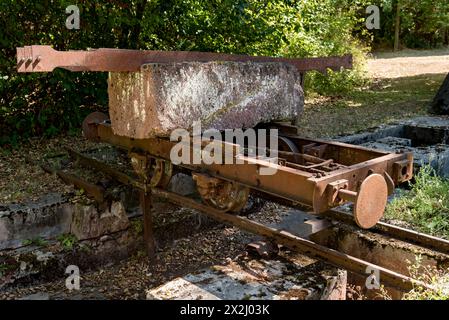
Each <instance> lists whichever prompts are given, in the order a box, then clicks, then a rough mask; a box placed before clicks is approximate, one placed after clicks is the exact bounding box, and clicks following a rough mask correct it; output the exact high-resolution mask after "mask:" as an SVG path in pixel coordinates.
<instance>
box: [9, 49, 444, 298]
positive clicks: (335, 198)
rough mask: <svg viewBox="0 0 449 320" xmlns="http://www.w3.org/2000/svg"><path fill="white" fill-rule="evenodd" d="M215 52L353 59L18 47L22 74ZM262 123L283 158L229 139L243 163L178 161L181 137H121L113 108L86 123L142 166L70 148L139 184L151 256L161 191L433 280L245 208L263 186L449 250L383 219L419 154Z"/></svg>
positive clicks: (256, 226)
mask: <svg viewBox="0 0 449 320" xmlns="http://www.w3.org/2000/svg"><path fill="white" fill-rule="evenodd" d="M214 60H219V61H240V62H245V61H254V62H281V63H289V64H292V65H293V66H295V67H296V69H297V70H298V71H299V72H300V73H301V74H304V73H305V72H308V71H312V70H318V71H321V72H326V70H327V69H328V68H330V69H333V70H339V69H340V68H351V67H352V57H351V56H344V57H326V58H310V59H289V58H273V57H251V56H245V55H228V54H217V53H203V52H161V51H141V50H122V49H96V50H89V51H67V52H60V51H55V50H53V49H52V48H51V47H49V46H27V47H23V48H17V69H18V72H48V71H52V70H53V69H54V68H58V67H60V68H64V69H67V70H71V71H118V72H120V71H127V72H133V71H138V70H140V67H141V65H143V64H145V63H168V62H179V61H204V62H206V61H214ZM302 78H303V77H302ZM261 128H264V129H277V132H278V133H279V135H278V136H277V137H276V138H277V139H278V142H279V147H280V148H279V150H276V152H275V153H274V154H275V155H276V156H275V157H272V158H271V160H273V158H274V159H275V161H269V160H267V158H268V159H270V157H271V156H272V155H273V150H271V149H270V148H269V147H268V148H264V150H262V154H263V155H264V157H257V156H252V155H250V154H249V153H248V150H250V149H254V148H255V147H254V146H251V145H243V146H240V145H238V144H233V143H226V144H227V145H228V146H229V145H231V150H232V151H231V155H230V156H231V158H232V159H234V160H239V161H240V162H239V163H237V161H235V163H231V164H228V163H225V164H206V163H200V164H196V165H193V164H182V163H181V164H176V165H175V164H173V163H172V161H171V159H170V151H171V150H172V148H173V147H174V145H175V144H176V143H177V142H176V141H170V139H169V138H167V137H157V136H155V137H152V138H147V139H133V138H128V137H123V136H118V135H115V134H114V133H113V130H112V127H111V124H110V121H109V120H108V119H107V116H106V115H104V114H101V113H93V114H91V115H89V116H88V117H87V118H86V119H85V121H84V123H83V134H84V135H85V137H86V138H88V139H90V140H92V141H97V142H105V143H108V144H110V145H113V146H115V147H118V148H120V149H124V150H125V151H126V152H128V155H129V158H130V160H131V164H132V167H133V169H134V171H135V173H136V174H135V175H133V176H131V175H128V174H126V173H124V172H121V171H118V170H117V169H115V168H113V167H111V166H109V165H108V164H106V163H103V162H100V161H98V160H96V159H93V158H90V157H87V156H85V155H83V154H81V153H78V152H75V151H74V150H71V149H68V153H69V155H70V156H71V157H72V158H73V159H75V160H76V161H77V162H78V163H80V164H81V165H84V166H86V167H89V168H94V169H95V170H98V171H101V172H103V173H105V174H106V175H108V176H110V177H111V178H113V179H115V180H116V181H118V182H119V183H121V184H125V185H128V186H132V187H134V188H137V189H138V190H139V192H140V206H141V211H142V215H143V221H144V240H145V244H146V249H147V253H148V256H149V257H150V258H151V259H152V258H154V257H155V243H154V238H153V223H152V210H151V208H152V197H153V196H154V197H159V198H165V199H167V200H169V201H171V202H173V203H175V204H178V205H180V206H184V207H189V208H192V209H195V210H198V211H200V212H201V213H203V214H205V215H207V216H209V217H211V218H213V219H215V220H218V221H220V222H223V223H226V224H230V225H233V226H236V227H238V228H240V229H242V230H244V231H248V232H251V233H255V234H259V235H262V236H264V237H267V238H270V239H272V240H274V241H276V242H277V243H279V244H281V245H284V246H286V247H288V248H291V249H293V250H297V251H299V252H301V253H303V254H305V255H308V256H310V257H313V258H317V259H319V260H322V261H324V262H327V263H330V264H332V265H334V266H337V267H342V268H344V269H347V270H348V271H351V272H354V273H357V274H362V275H365V276H366V273H365V272H366V270H367V267H370V268H371V269H373V268H375V269H377V270H379V273H380V277H381V279H382V281H383V283H385V284H386V285H388V286H392V287H396V288H398V289H400V290H403V291H408V290H410V289H412V288H413V287H414V286H417V285H419V286H423V287H427V288H429V286H428V285H426V284H424V283H422V282H420V281H417V280H415V279H412V278H410V277H409V276H407V275H403V274H399V273H396V272H394V271H391V270H389V269H386V268H383V267H381V266H377V265H373V264H371V263H369V262H367V261H364V260H361V259H358V258H355V257H352V256H350V255H347V254H343V253H341V252H338V251H335V250H333V249H330V248H327V247H325V246H321V245H319V244H317V243H314V242H312V241H310V240H307V239H303V238H301V237H298V236H295V235H293V234H291V233H288V232H286V231H283V230H277V229H274V228H271V227H268V226H265V225H262V224H260V223H257V222H255V221H252V220H250V219H248V218H245V217H241V216H238V212H239V211H240V210H241V209H242V208H243V207H244V206H245V204H246V201H247V198H248V195H249V194H250V192H257V195H258V196H262V197H266V198H267V199H270V200H275V201H278V202H281V203H282V204H286V203H287V204H288V205H290V206H292V207H297V206H299V205H300V206H301V208H307V210H311V211H312V212H313V213H315V214H318V215H321V216H323V217H326V218H328V219H330V220H334V221H339V222H342V223H345V224H351V225H357V226H358V227H361V228H365V229H368V228H371V230H370V231H373V232H378V233H381V234H385V235H388V236H390V237H392V238H396V239H400V240H404V241H407V242H413V243H415V244H417V245H419V246H422V247H426V248H430V249H433V250H437V251H440V252H443V253H446V254H447V253H449V241H446V240H442V239H438V238H435V237H431V236H428V235H424V234H420V233H417V232H414V231H410V230H407V229H403V228H399V227H395V226H392V225H388V224H385V223H382V222H379V220H380V218H381V217H382V215H383V212H384V209H385V206H386V202H387V197H388V195H390V194H392V193H393V190H394V188H395V186H397V185H399V184H401V183H403V182H405V181H409V180H410V179H411V178H412V175H413V156H412V154H411V153H403V152H397V153H385V152H380V151H377V150H371V149H367V148H363V147H359V146H353V145H348V144H343V143H338V142H331V141H324V140H318V139H308V138H304V137H301V136H299V135H298V133H297V131H298V130H297V127H295V126H293V125H291V124H289V123H270V124H264V125H262V126H261V127H259V128H255V129H261ZM265 132H266V131H265ZM270 132H271V131H270ZM267 138H269V137H267ZM266 140H269V139H266ZM189 147H191V148H190V150H191V152H201V148H202V147H203V146H202V145H201V146H200V148H199V150H198V148H197V149H195V146H193V147H192V146H191V145H189ZM258 154H260V153H258ZM226 156H229V155H226ZM42 168H43V169H44V170H45V171H47V172H51V173H55V174H57V175H58V176H59V177H60V178H61V179H62V180H64V181H65V182H66V183H70V184H74V185H75V186H76V187H78V188H82V189H83V190H85V191H86V193H87V194H88V195H90V196H91V197H93V198H94V199H95V200H96V201H97V202H98V203H100V204H103V205H104V204H105V203H107V202H108V201H109V197H108V191H107V190H105V189H104V188H103V187H102V186H99V185H96V184H92V183H90V182H87V181H86V180H84V179H82V178H80V177H77V176H74V175H72V174H69V173H67V172H64V171H62V170H56V169H53V168H52V167H51V166H49V165H47V164H43V165H42ZM263 168H270V169H275V173H274V174H272V175H261V174H260V172H261V169H263ZM177 172H183V173H187V174H191V175H192V178H193V179H194V180H195V182H196V186H197V190H198V193H199V195H200V196H201V202H199V201H197V200H196V199H192V198H189V197H185V196H181V195H179V194H176V193H173V192H170V191H168V188H167V187H168V183H169V181H170V179H171V177H172V176H173V175H174V174H176V173H177ZM345 202H352V203H353V212H352V216H351V215H348V214H346V213H342V212H340V211H338V210H335V209H334V208H335V207H338V206H340V205H342V204H343V203H345Z"/></svg>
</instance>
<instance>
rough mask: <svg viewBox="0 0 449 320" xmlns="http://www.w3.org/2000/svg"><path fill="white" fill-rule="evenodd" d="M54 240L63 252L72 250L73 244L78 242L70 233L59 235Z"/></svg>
mask: <svg viewBox="0 0 449 320" xmlns="http://www.w3.org/2000/svg"><path fill="white" fill-rule="evenodd" d="M56 239H57V240H58V241H59V243H60V244H61V245H62V247H63V248H64V249H65V250H72V249H73V247H74V246H75V244H76V243H77V242H78V239H77V238H76V236H75V235H73V234H71V233H68V234H61V235H59V236H58V237H57V238H56Z"/></svg>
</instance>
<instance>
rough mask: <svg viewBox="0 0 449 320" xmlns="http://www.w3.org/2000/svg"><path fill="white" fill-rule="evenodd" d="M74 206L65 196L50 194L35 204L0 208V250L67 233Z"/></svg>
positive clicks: (26, 203)
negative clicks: (35, 239) (26, 241)
mask: <svg viewBox="0 0 449 320" xmlns="http://www.w3.org/2000/svg"><path fill="white" fill-rule="evenodd" d="M72 215H73V206H72V204H71V203H70V202H69V200H68V198H67V197H66V196H63V195H62V194H59V193H51V194H47V195H44V196H42V198H40V199H39V200H38V201H29V202H25V203H20V204H4V205H1V206H0V250H2V249H7V248H16V247H19V246H21V245H22V242H23V241H24V240H29V239H34V238H38V237H40V238H46V239H48V238H55V237H56V236H58V235H60V234H64V233H68V232H70V226H71V223H72Z"/></svg>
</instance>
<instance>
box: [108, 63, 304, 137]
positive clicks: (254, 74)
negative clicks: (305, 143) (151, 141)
mask: <svg viewBox="0 0 449 320" xmlns="http://www.w3.org/2000/svg"><path fill="white" fill-rule="evenodd" d="M300 80H301V77H300V74H299V72H298V71H297V70H296V69H295V67H293V66H291V65H289V64H285V63H254V62H244V63H242V62H220V61H213V62H206V63H202V62H181V63H170V64H145V65H143V66H142V68H141V71H140V72H111V73H110V74H109V81H108V85H109V88H108V92H109V113H110V118H111V123H112V130H113V132H114V134H116V135H120V136H127V137H131V138H137V139H143V138H148V137H151V136H156V135H158V136H167V135H170V133H171V132H172V131H173V130H175V129H178V128H183V129H187V130H191V129H192V126H193V123H194V121H200V122H201V129H202V130H203V131H204V130H207V129H212V128H213V129H217V130H224V129H235V128H251V127H254V126H255V125H256V124H258V123H262V122H270V121H277V120H278V121H295V120H296V119H297V118H298V116H299V115H300V114H301V113H302V110H303V106H304V93H303V90H302V88H301V85H300Z"/></svg>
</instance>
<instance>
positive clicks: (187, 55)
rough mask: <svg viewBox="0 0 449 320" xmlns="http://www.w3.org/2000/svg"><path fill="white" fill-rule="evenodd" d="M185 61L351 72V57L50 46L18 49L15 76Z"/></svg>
mask: <svg viewBox="0 0 449 320" xmlns="http://www.w3.org/2000/svg"><path fill="white" fill-rule="evenodd" d="M188 61H199V62H207V61H236V62H249V61H252V62H282V63H289V64H292V65H294V66H295V67H296V68H297V69H298V71H299V72H301V73H304V72H306V71H312V70H317V71H321V72H326V69H328V68H329V69H332V70H334V71H339V70H340V69H341V68H347V69H351V68H352V55H345V56H342V57H324V58H302V59H298V58H276V57H264V56H248V55H237V54H225V53H212V52H195V51H153V50H129V49H110V48H100V49H91V50H87V51H82V50H76V51H75V50H72V51H57V50H54V49H53V48H52V47H50V46H42V45H33V46H25V47H18V48H17V71H18V72H49V71H53V70H54V69H55V68H63V69H67V70H70V71H116V72H121V71H140V67H141V66H142V65H143V64H145V63H174V62H188Z"/></svg>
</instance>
